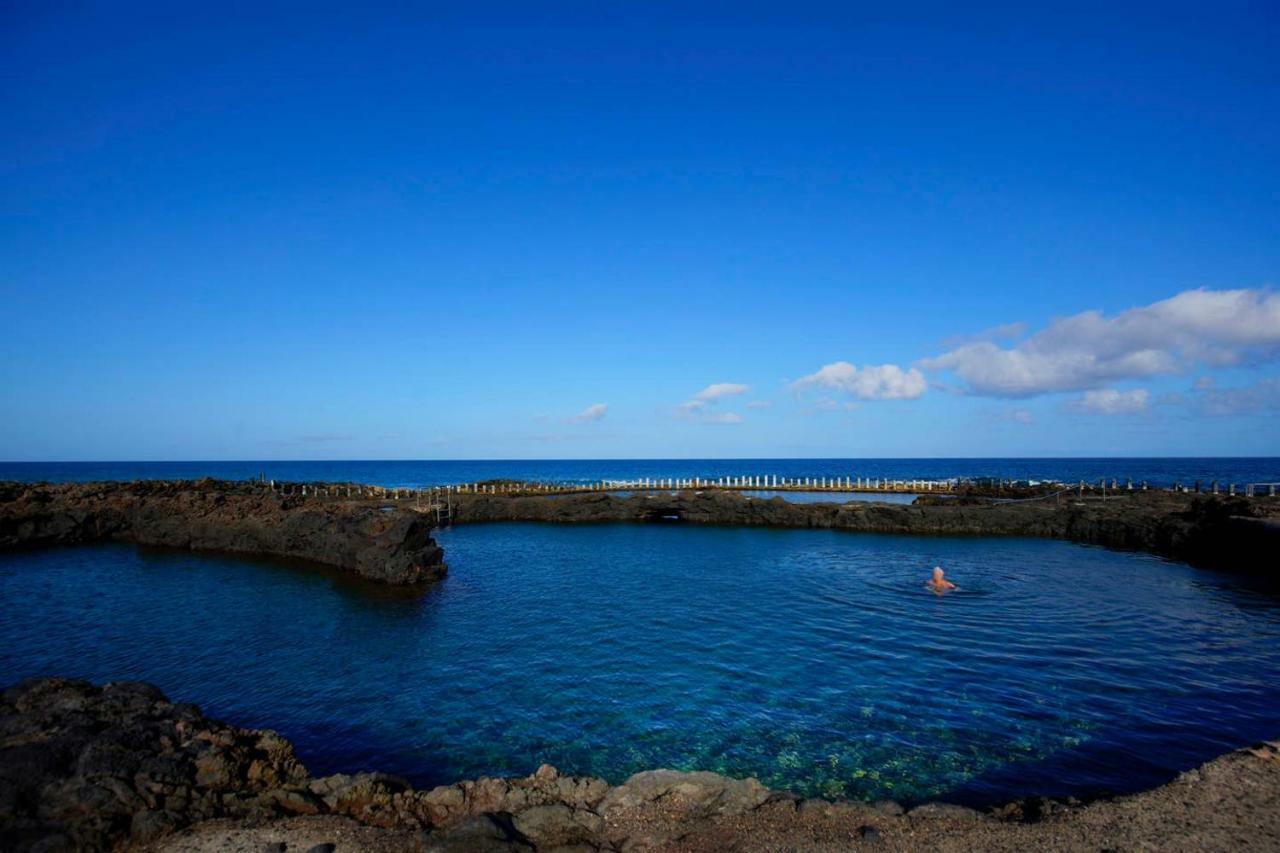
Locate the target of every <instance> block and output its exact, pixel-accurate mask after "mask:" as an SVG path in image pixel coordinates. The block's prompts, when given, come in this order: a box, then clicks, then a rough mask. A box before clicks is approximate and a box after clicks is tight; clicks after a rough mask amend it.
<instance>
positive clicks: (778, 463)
mask: <svg viewBox="0 0 1280 853" xmlns="http://www.w3.org/2000/svg"><path fill="white" fill-rule="evenodd" d="M773 474H776V475H778V476H779V477H864V478H865V477H870V478H880V479H891V480H910V479H929V480H940V479H947V478H950V477H965V478H978V477H993V478H1001V479H1006V480H1030V481H1041V480H1056V481H1059V482H1064V483H1075V482H1079V481H1080V480H1085V481H1086V482H1096V481H1097V480H1099V479H1101V478H1106V479H1107V480H1108V481H1110V480H1112V479H1118V480H1119V481H1120V482H1121V483H1123V482H1124V481H1125V480H1126V479H1131V480H1133V482H1134V483H1141V482H1143V481H1146V482H1148V483H1150V484H1151V485H1152V486H1169V485H1172V484H1173V483H1183V484H1186V485H1191V484H1193V483H1194V482H1195V481H1196V480H1200V481H1202V482H1203V483H1204V484H1206V485H1207V484H1208V483H1210V482H1211V481H1213V480H1218V481H1219V482H1220V483H1222V484H1224V485H1225V484H1228V483H1236V484H1238V485H1243V484H1245V483H1276V482H1280V457H1274V456H1271V457H1229V456H1218V457H1172V458H1156V457H1136V458H1115V457H1113V458H1097V459H1085V458H1067V459H1047V458H1045V459H1041V458H1034V459H1012V458H1011V459H590V460H584V459H560V460H554V459H543V460H521V459H512V460H483V461H456V460H455V461H412V460H403V461H401V460H396V461H390V460H389V461H365V462H361V461H293V462H279V461H271V462H268V461H256V462H255V461H244V462H0V480H20V481H26V482H33V481H50V482H77V481H78V482H84V481H90V480H172V479H184V480H190V479H198V478H200V477H216V478H219V479H226V480H245V479H252V478H255V477H258V476H265V477H266V478H268V479H274V480H287V481H294V482H298V481H328V482H334V481H337V482H359V483H368V484H372V485H379V486H387V487H396V488H418V487H423V486H440V485H449V484H455V483H472V482H477V481H481V480H489V479H499V478H511V479H518V480H536V481H540V482H563V483H584V482H594V481H598V480H608V479H616V480H634V479H641V478H644V477H655V478H656V477H681V478H688V477H704V478H709V479H711V478H716V477H723V476H748V475H773Z"/></svg>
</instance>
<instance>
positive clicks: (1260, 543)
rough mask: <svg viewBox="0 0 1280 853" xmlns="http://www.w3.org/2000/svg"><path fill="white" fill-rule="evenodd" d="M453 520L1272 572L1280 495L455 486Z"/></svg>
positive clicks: (1278, 547)
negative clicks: (901, 498) (1046, 548)
mask: <svg viewBox="0 0 1280 853" xmlns="http://www.w3.org/2000/svg"><path fill="white" fill-rule="evenodd" d="M452 513H453V516H452V517H453V519H454V521H455V523H459V524H463V523H478V522H492V521H540V522H558V523H586V522H605V521H630V522H667V523H678V522H686V523H693V524H727V525H752V526H772V527H809V528H829V529H836V530H848V531H852V532H862V533H893V534H907V535H924V536H1031V537H1041V538H1049V539H1065V540H1070V541H1073V542H1082V543H1087V544H1095V545H1103V546H1106V547H1111V548H1122V549H1129V550H1140V551H1147V552H1150V553H1154V554H1159V555H1161V556H1166V557H1170V558H1173V559H1178V560H1185V561H1187V562H1189V563H1193V564H1195V565H1201V566H1210V567H1214V568H1222V569H1226V570H1232V571H1242V572H1259V573H1268V574H1274V572H1275V565H1276V555H1277V554H1280V504H1278V503H1277V501H1275V500H1274V499H1271V498H1242V497H1234V498H1233V497H1224V496H1217V497H1214V496H1211V495H1209V496H1206V495H1194V494H1180V493H1172V492H1145V493H1143V492H1137V493H1128V494H1124V495H1119V496H1113V497H1110V498H1103V497H1102V496H1101V495H1097V496H1094V495H1092V494H1089V495H1087V496H1085V497H1080V496H1079V495H1076V496H1074V497H1073V495H1072V494H1071V493H1068V494H1065V495H1064V494H1056V493H1055V494H1053V495H1051V496H1047V497H1045V498H1042V499H1017V500H1010V501H1006V502H999V503H997V502H976V503H966V502H958V501H950V500H943V501H939V502H936V503H925V504H922V503H920V502H919V501H918V502H917V503H915V504H912V505H889V504H876V503H854V502H850V503H805V504H799V503H789V502H787V501H785V500H783V499H782V498H780V497H777V498H773V499H770V500H761V499H757V498H752V497H750V496H746V495H740V494H736V493H733V492H726V491H720V490H708V491H684V492H677V493H648V494H633V495H630V496H627V497H616V496H613V495H609V494H584V495H577V496H569V497H561V498H556V499H554V500H547V499H543V498H538V497H528V496H511V497H508V496H499V495H484V494H480V495H470V494H462V495H457V496H456V500H455V501H454V502H453V504H452Z"/></svg>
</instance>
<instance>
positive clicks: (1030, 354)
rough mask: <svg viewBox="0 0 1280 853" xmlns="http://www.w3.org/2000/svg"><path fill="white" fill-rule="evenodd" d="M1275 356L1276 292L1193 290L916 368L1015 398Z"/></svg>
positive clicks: (1279, 312)
mask: <svg viewBox="0 0 1280 853" xmlns="http://www.w3.org/2000/svg"><path fill="white" fill-rule="evenodd" d="M1277 356H1280V294H1276V293H1273V292H1271V291H1269V290H1259V289H1252V290H1250V289H1242V290H1205V289H1200V290H1187V291H1184V292H1182V293H1179V294H1178V295H1176V296H1173V297H1171V298H1169V299H1164V300H1161V301H1159V302H1153V303H1151V304H1150V305H1146V306H1142V307H1139V308H1131V309H1129V310H1128V311H1124V312H1122V313H1120V314H1117V315H1116V316H1114V317H1107V316H1105V315H1103V314H1102V312H1100V311H1086V312H1084V313H1081V314H1076V315H1074V316H1072V317H1065V318H1062V319H1059V320H1055V321H1053V322H1052V323H1050V324H1049V325H1048V326H1047V327H1046V328H1045V329H1043V330H1042V331H1040V332H1037V333H1036V334H1034V335H1032V336H1031V337H1029V338H1027V339H1026V340H1024V341H1022V342H1020V343H1018V344H1017V345H1015V346H1013V347H1011V348H1008V349H1004V348H1001V347H999V346H997V345H996V344H994V343H991V342H990V341H980V342H976V343H970V344H965V345H963V346H960V347H957V348H955V349H953V350H951V351H949V352H946V353H943V354H942V355H940V356H937V357H935V358H929V359H924V360H923V361H921V362H920V366H921V367H923V368H925V369H926V370H945V371H950V372H952V373H954V374H955V375H956V376H957V377H959V379H960V380H961V381H962V382H963V383H964V388H965V390H966V391H967V392H969V393H971V394H979V395H983V396H991V397H1009V398H1019V397H1033V396H1036V395H1038V394H1047V393H1052V392H1057V391H1086V390H1091V389H1097V388H1100V387H1102V386H1103V385H1106V384H1108V383H1110V382H1114V381H1117V380H1123V379H1141V378H1144V377H1149V376H1156V375H1160V374H1169V373H1177V372H1179V371H1182V370H1186V369H1188V368H1190V367H1192V366H1194V365H1196V364H1207V365H1210V366H1214V367H1223V366H1228V365H1233V364H1241V363H1245V362H1248V361H1256V360H1270V359H1274V358H1276V357H1277ZM823 369H824V370H826V368H823ZM820 372H821V371H820ZM815 375H817V374H815Z"/></svg>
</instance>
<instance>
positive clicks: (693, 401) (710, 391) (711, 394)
mask: <svg viewBox="0 0 1280 853" xmlns="http://www.w3.org/2000/svg"><path fill="white" fill-rule="evenodd" d="M750 390H751V386H750V385H743V384H741V383H739V382H715V383H713V384H711V385H708V386H707V387H706V388H703V389H702V390H701V391H699V392H698V393H697V394H694V395H693V396H692V397H690V398H689V399H688V400H685V401H684V402H683V403H681V404H680V405H678V406H676V417H678V418H684V419H685V420H691V421H698V422H699V423H704V424H739V423H742V416H741V415H738V414H734V413H733V412H714V411H710V410H709V407H710V406H714V405H716V403H718V402H719V401H720V400H723V399H724V398H726V397H737V396H739V395H740V394H745V393H747V392H748V391H750ZM747 405H748V407H749V408H757V407H754V406H751V404H749V403H748V404H747Z"/></svg>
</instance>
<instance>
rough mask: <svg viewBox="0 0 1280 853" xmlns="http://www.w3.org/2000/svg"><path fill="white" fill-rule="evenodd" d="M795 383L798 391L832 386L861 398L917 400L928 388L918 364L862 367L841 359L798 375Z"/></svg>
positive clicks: (794, 387) (794, 386) (794, 385)
mask: <svg viewBox="0 0 1280 853" xmlns="http://www.w3.org/2000/svg"><path fill="white" fill-rule="evenodd" d="M791 387H792V389H793V390H796V391H803V390H805V389H808V388H830V389H833V390H836V391H842V392H844V393H845V394H848V395H849V396H850V397H853V398H855V399H857V400H914V399H915V398H917V397H919V396H920V395H921V394H923V393H924V392H925V390H926V389H927V388H928V383H927V382H925V378H924V374H923V373H921V372H920V371H919V370H917V369H916V368H914V367H912V368H909V369H908V370H903V369H902V368H901V367H898V365H896V364H878V365H876V364H869V365H867V366H866V367H861V368H860V367H857V366H856V365H853V364H850V363H849V362H847V361H837V362H833V363H832V364H828V365H825V366H824V367H822V369H820V370H818V371H817V372H816V373H811V374H809V375H808V376H803V377H801V378H800V379H797V380H796V381H795V382H792V383H791Z"/></svg>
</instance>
